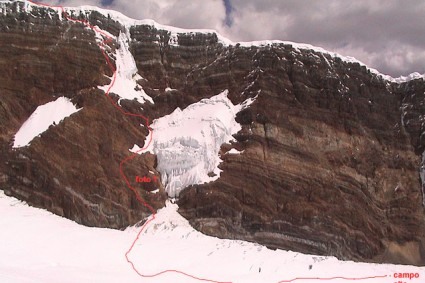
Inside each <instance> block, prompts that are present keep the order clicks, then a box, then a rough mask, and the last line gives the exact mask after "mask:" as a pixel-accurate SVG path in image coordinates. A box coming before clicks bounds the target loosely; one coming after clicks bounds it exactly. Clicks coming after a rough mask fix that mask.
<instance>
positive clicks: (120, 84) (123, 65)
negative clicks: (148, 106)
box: [99, 33, 154, 104]
mask: <svg viewBox="0 0 425 283" xmlns="http://www.w3.org/2000/svg"><path fill="white" fill-rule="evenodd" d="M128 42H129V35H128V34H125V33H120V35H119V36H118V43H119V45H120V47H119V48H118V50H117V51H116V53H115V57H116V62H115V64H116V68H117V71H116V79H115V82H114V85H113V86H112V88H111V89H110V92H111V93H115V94H117V95H118V96H119V97H121V99H128V100H133V99H135V100H137V101H138V102H140V103H145V101H149V102H150V103H152V104H153V103H154V101H153V100H152V98H151V97H150V96H149V95H147V94H146V93H145V91H144V90H143V88H142V87H141V86H140V85H139V84H138V83H137V80H139V79H142V77H141V76H140V75H139V74H137V66H136V61H135V60H134V57H133V55H132V54H131V52H130V50H129V45H128ZM99 88H100V89H101V90H103V91H104V92H106V91H107V90H108V89H109V85H105V86H99ZM121 99H120V100H121ZM118 103H119V102H118Z"/></svg>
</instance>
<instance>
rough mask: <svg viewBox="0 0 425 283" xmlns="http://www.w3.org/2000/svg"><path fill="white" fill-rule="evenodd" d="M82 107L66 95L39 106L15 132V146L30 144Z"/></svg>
mask: <svg viewBox="0 0 425 283" xmlns="http://www.w3.org/2000/svg"><path fill="white" fill-rule="evenodd" d="M81 109H82V108H80V109H77V108H76V107H75V106H74V104H73V103H72V102H71V101H70V100H69V99H68V98H66V97H59V98H58V99H56V100H55V101H52V102H49V103H46V104H44V105H40V106H38V107H37V109H35V111H34V112H33V113H32V114H31V116H30V117H29V118H28V119H27V120H26V121H25V122H24V123H23V124H22V126H21V128H20V129H19V130H18V132H17V133H16V134H15V140H14V142H13V148H20V147H24V146H27V145H29V144H30V143H31V141H32V140H33V139H34V138H35V137H37V136H39V135H40V134H42V133H43V132H45V131H46V130H47V129H48V128H49V127H50V126H55V125H57V124H59V123H60V122H61V121H62V120H63V119H65V118H66V117H69V116H71V115H72V114H74V113H76V112H78V111H80V110H81Z"/></svg>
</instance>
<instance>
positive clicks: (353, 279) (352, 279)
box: [278, 275, 388, 283]
mask: <svg viewBox="0 0 425 283" xmlns="http://www.w3.org/2000/svg"><path fill="white" fill-rule="evenodd" d="M387 277H388V276H387V275H382V276H369V277H363V278H348V277H339V276H337V277H329V278H320V277H298V278H295V279H291V280H282V281H279V282H278V283H290V282H295V281H302V280H309V281H310V280H321V281H331V280H336V279H341V280H347V281H360V280H369V279H380V278H387Z"/></svg>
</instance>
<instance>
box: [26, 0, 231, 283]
mask: <svg viewBox="0 0 425 283" xmlns="http://www.w3.org/2000/svg"><path fill="white" fill-rule="evenodd" d="M27 1H28V2H30V3H32V4H34V5H36V6H42V7H48V8H56V9H60V11H61V12H62V14H63V15H64V17H65V18H66V19H67V20H69V21H71V22H75V23H81V24H83V25H85V26H86V27H88V28H90V29H92V30H93V31H95V32H97V33H99V34H101V35H102V36H103V37H105V38H106V39H105V40H103V41H102V42H101V43H100V44H99V47H100V50H101V51H102V54H103V56H104V57H105V60H106V62H107V64H108V66H109V68H110V69H111V71H112V72H113V77H112V82H111V83H110V85H109V87H108V89H107V90H106V92H105V95H106V97H108V99H109V100H110V102H111V103H112V105H113V106H114V107H115V108H116V109H118V110H119V111H120V112H121V113H122V114H123V115H126V116H132V117H137V118H140V119H142V120H144V121H145V124H146V127H147V128H148V130H149V136H150V138H149V141H148V143H147V144H146V145H145V146H144V147H143V148H141V149H139V150H138V151H136V152H134V153H133V154H132V155H130V156H128V157H126V158H124V159H123V160H122V161H121V162H120V174H121V177H122V178H123V179H124V181H125V183H126V184H127V187H128V188H129V189H130V190H131V191H132V192H133V193H134V195H135V196H136V199H137V201H138V202H139V203H140V204H142V205H143V206H145V207H146V208H148V209H149V210H150V212H151V213H152V216H151V218H150V219H149V220H148V221H146V222H145V223H144V224H143V225H142V227H141V228H140V230H139V232H138V233H137V236H136V238H135V239H134V241H133V242H132V243H131V246H130V248H129V249H128V251H127V252H126V253H125V258H126V260H127V262H128V263H129V264H130V265H131V267H132V269H133V270H134V271H135V272H136V273H137V274H138V275H139V276H140V277H143V278H154V277H157V276H160V275H163V274H166V273H177V274H180V275H184V276H186V277H189V278H191V279H195V280H198V281H203V282H211V283H232V282H221V281H216V280H210V279H205V278H200V277H197V276H194V275H191V274H189V273H186V272H183V271H180V270H175V269H168V270H164V271H161V272H158V273H155V274H143V273H141V272H140V271H139V270H138V269H137V267H136V266H135V265H134V263H133V262H132V261H131V259H129V257H128V256H129V254H130V253H131V251H132V250H133V248H134V246H135V244H136V242H137V241H138V240H139V237H140V235H141V234H142V232H143V231H144V230H145V228H146V227H147V226H148V224H149V223H150V222H152V221H153V220H155V215H156V213H155V210H154V209H153V208H152V206H151V205H149V204H148V203H147V202H146V201H145V200H144V199H143V198H142V197H141V196H140V194H139V193H138V192H137V190H136V189H135V188H134V187H133V186H132V185H131V184H130V181H129V180H128V178H127V176H126V175H125V174H124V169H123V167H124V165H125V164H126V163H127V162H129V161H131V160H132V159H134V158H135V157H136V156H138V153H140V152H141V151H143V150H145V149H147V148H148V147H149V145H150V144H151V142H152V135H153V130H152V128H151V127H150V126H149V125H150V124H149V119H148V118H147V117H145V116H143V115H141V114H135V113H130V112H127V111H125V110H124V109H122V108H121V107H120V106H118V105H117V103H116V102H115V101H114V100H113V99H112V97H111V96H110V95H109V93H110V91H111V89H112V87H113V86H114V84H115V81H116V77H117V72H116V68H115V66H114V65H113V64H112V62H111V60H110V58H109V56H108V55H107V54H106V51H105V50H104V49H103V48H102V47H105V46H107V43H110V42H112V40H113V39H112V37H111V36H110V35H109V34H108V33H106V32H104V31H103V30H101V29H99V28H98V27H96V26H93V25H92V24H90V23H89V21H87V20H78V19H74V18H71V17H70V16H69V15H68V13H67V12H66V11H65V9H64V7H63V6H53V5H49V4H44V3H37V2H34V1H32V0H27Z"/></svg>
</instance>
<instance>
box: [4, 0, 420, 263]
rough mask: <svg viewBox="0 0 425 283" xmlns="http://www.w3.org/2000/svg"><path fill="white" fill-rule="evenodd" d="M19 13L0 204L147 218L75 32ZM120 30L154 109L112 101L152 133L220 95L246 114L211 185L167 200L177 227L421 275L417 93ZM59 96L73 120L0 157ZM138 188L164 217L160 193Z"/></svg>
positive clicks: (85, 40) (256, 50)
mask: <svg viewBox="0 0 425 283" xmlns="http://www.w3.org/2000/svg"><path fill="white" fill-rule="evenodd" d="M19 5H21V6H22V5H23V4H22V3H20V4H16V3H14V4H7V5H6V6H4V7H7V9H8V11H7V13H6V14H5V15H2V16H0V29H1V30H2V32H1V33H0V41H1V42H7V44H2V45H1V46H0V53H1V54H2V55H3V56H1V58H3V59H0V64H1V68H0V72H1V74H0V80H1V84H0V91H1V93H2V99H1V101H0V105H1V107H0V118H1V120H2V121H4V123H2V124H1V125H0V129H1V131H0V146H1V148H0V150H1V153H0V154H1V156H2V160H3V161H2V162H1V164H0V189H3V190H4V191H5V192H7V193H9V194H12V195H14V196H17V197H19V198H21V199H23V200H26V201H28V202H29V203H30V204H32V205H36V206H39V207H43V208H46V209H49V210H50V211H52V212H54V213H57V214H59V215H63V216H65V217H68V218H70V219H73V220H76V221H78V222H80V223H83V224H86V225H94V226H102V227H114V228H121V227H125V226H126V225H129V224H134V223H135V222H137V221H138V220H140V219H141V218H142V217H144V216H146V215H147V214H148V213H149V211H148V210H147V209H146V208H144V207H142V206H141V205H140V204H138V203H137V201H136V200H135V199H134V197H133V195H132V193H131V192H130V191H128V190H127V189H126V186H125V183H124V181H123V180H122V179H121V177H120V174H119V170H118V169H119V163H120V160H122V159H123V158H125V157H126V156H128V154H129V152H128V149H129V148H131V147H132V145H134V144H139V145H141V144H140V143H141V140H144V138H145V136H146V135H147V131H146V130H144V128H143V127H142V128H141V127H140V126H139V124H140V121H137V119H130V118H128V117H125V116H123V115H122V114H120V113H119V112H118V111H116V109H114V107H113V106H112V105H111V104H110V102H109V101H108V100H107V98H106V97H105V96H103V95H102V93H101V91H99V90H98V89H96V86H98V85H102V84H105V83H107V80H108V79H107V78H105V75H106V76H110V75H111V71H110V70H109V69H108V67H107V64H106V63H105V60H104V58H103V56H102V53H101V52H100V50H99V48H98V46H97V44H96V40H95V36H94V34H93V32H91V31H90V29H86V28H84V26H83V25H81V24H77V23H71V22H69V21H66V20H63V19H62V20H60V18H59V15H58V14H57V12H55V11H53V10H52V11H50V10H45V9H41V8H40V9H39V10H33V12H32V13H33V14H28V13H25V12H19V11H22V7H21V9H18V8H17V7H19ZM4 7H3V9H5V8H4ZM46 15H47V16H46ZM48 15H51V16H48ZM79 16H80V17H82V18H84V19H87V20H89V21H90V22H91V23H92V24H96V25H99V27H101V28H102V29H105V30H107V31H109V32H110V33H112V34H114V35H117V34H118V33H119V32H120V31H124V29H125V28H126V27H124V26H123V25H121V24H120V23H118V22H116V21H115V19H113V18H111V17H110V16H109V17H108V16H107V15H106V16H103V15H102V13H99V12H96V11H93V12H89V13H87V14H84V13H82V14H80V15H79ZM128 28H129V30H128V32H129V34H130V37H131V41H130V43H129V45H130V50H131V51H132V54H133V56H134V57H135V61H136V64H137V67H138V70H139V74H140V75H141V77H142V78H143V79H141V80H140V81H139V83H140V85H142V87H143V89H144V90H145V92H146V93H147V94H148V95H150V96H151V97H152V98H153V100H154V102H155V103H154V104H151V103H145V104H143V106H142V107H143V110H141V109H140V104H138V102H136V101H124V102H123V103H121V105H122V107H124V108H125V109H126V110H128V111H131V112H136V113H143V114H144V115H146V116H147V117H149V118H150V119H155V118H158V117H162V116H164V115H166V114H169V113H171V112H172V111H173V110H174V109H175V108H176V107H180V108H184V107H186V106H188V105H190V104H192V103H194V102H197V101H199V100H200V99H202V98H207V97H211V96H213V95H216V94H218V93H220V92H222V91H224V90H225V89H228V90H229V98H230V99H231V100H232V102H233V103H234V104H236V103H241V102H242V101H244V100H246V99H247V98H252V99H255V102H254V103H253V104H252V105H251V106H250V107H249V108H247V109H245V110H242V111H241V112H240V113H238V115H237V122H239V123H240V124H241V125H242V130H241V131H240V132H239V133H238V134H237V135H236V136H235V138H236V140H237V142H235V143H232V144H226V145H223V146H222V148H221V153H220V154H221V158H222V160H223V162H222V163H221V165H220V169H221V170H223V172H222V173H221V177H220V178H219V179H218V180H217V181H215V182H212V183H208V184H204V185H195V186H191V187H189V188H187V189H185V190H184V191H183V192H182V193H181V195H180V198H179V200H178V204H179V207H180V209H179V212H180V213H181V214H182V215H183V216H184V217H186V218H187V219H188V220H189V221H190V223H191V224H192V225H193V226H194V227H195V228H196V229H198V230H200V231H201V232H203V233H206V234H209V235H214V236H218V237H222V238H231V239H243V240H248V241H254V242H258V243H261V244H265V245H267V246H268V247H271V248H282V249H290V250H295V251H300V252H305V253H313V254H321V255H334V256H336V257H338V258H342V259H351V260H360V261H372V262H392V263H405V264H416V265H423V264H425V217H424V216H425V212H424V206H423V196H422V182H421V179H420V168H421V162H422V152H423V151H424V146H425V141H424V136H423V132H424V131H423V127H424V126H423V116H422V115H424V114H425V108H424V106H423V100H424V98H425V97H424V96H425V94H424V90H425V83H424V81H423V79H417V80H411V81H408V82H404V83H396V82H393V81H389V80H386V79H385V78H384V77H382V76H380V75H379V74H376V73H375V72H372V71H371V70H369V69H368V68H367V67H365V66H363V65H361V64H359V63H356V62H349V61H346V60H343V59H341V58H340V57H338V56H333V55H331V54H328V53H326V52H319V51H317V50H314V49H309V48H297V46H295V45H293V44H290V43H283V42H282V43H278V42H275V43H269V44H263V45H257V46H256V45H252V46H244V45H240V44H235V45H227V44H225V43H224V42H222V41H221V40H220V38H219V36H218V35H217V34H215V33H213V32H203V33H201V32H186V33H176V32H174V31H171V30H168V29H166V28H163V27H160V26H156V25H151V24H148V23H146V24H142V23H140V24H136V25H134V26H132V27H128ZM116 44H117V43H116V42H112V43H111V44H110V46H109V48H110V49H111V50H114V48H116ZM6 54H7V55H6ZM59 95H61V96H67V97H69V98H71V99H72V101H73V102H75V103H76V104H77V105H78V106H79V107H83V110H81V111H79V112H78V114H76V115H75V116H74V117H72V118H71V117H70V118H67V119H65V121H64V122H63V123H61V124H60V125H58V126H56V127H54V128H53V129H50V130H48V131H46V132H45V133H43V134H42V135H41V137H39V138H37V139H35V140H34V141H33V143H32V144H31V146H29V147H26V148H21V149H18V150H12V149H11V144H12V139H13V135H14V133H16V131H17V130H18V129H19V127H20V125H21V124H22V123H23V122H24V121H25V119H26V118H27V117H28V116H29V115H30V114H31V113H32V111H33V110H34V109H35V107H36V106H38V105H40V104H42V103H45V102H48V101H51V100H53V99H54V97H55V96H59ZM231 148H236V149H237V150H241V151H243V153H242V154H229V153H227V152H228V151H229V150H230V149H231ZM226 153H227V154H226ZM155 166H156V161H155V156H148V155H142V156H141V157H140V158H137V159H136V160H134V161H132V162H131V163H129V164H128V168H126V169H125V170H126V171H125V172H126V173H127V174H128V176H134V175H136V174H141V172H142V173H143V172H145V173H146V174H148V173H147V172H149V171H151V172H154V173H155V174H157V173H158V172H156V169H155ZM158 176H159V174H158ZM139 187H140V192H141V194H142V196H143V197H145V198H146V201H147V202H149V203H152V204H153V205H154V207H155V208H160V207H161V206H162V205H163V203H164V199H165V193H164V191H163V188H162V187H161V188H160V193H158V194H151V193H149V191H150V190H152V189H153V188H144V187H143V186H140V185H139Z"/></svg>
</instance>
